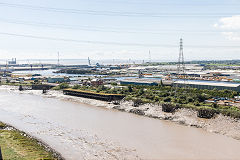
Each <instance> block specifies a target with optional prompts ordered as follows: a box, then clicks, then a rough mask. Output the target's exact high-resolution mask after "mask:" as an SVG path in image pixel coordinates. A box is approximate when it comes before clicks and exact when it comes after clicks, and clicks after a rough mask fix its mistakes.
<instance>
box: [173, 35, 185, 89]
mask: <svg viewBox="0 0 240 160" xmlns="http://www.w3.org/2000/svg"><path fill="white" fill-rule="evenodd" d="M179 79H180V81H181V80H183V84H182V88H186V68H185V62H184V56H183V39H182V38H181V39H180V46H179V56H178V63H177V74H176V80H175V82H176V81H177V80H179ZM175 87H176V88H175V92H176V91H177V89H178V87H179V84H178V83H175Z"/></svg>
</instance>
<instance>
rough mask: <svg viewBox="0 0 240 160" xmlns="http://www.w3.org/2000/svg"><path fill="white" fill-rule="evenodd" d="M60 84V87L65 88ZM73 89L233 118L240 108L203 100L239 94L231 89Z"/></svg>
mask: <svg viewBox="0 0 240 160" xmlns="http://www.w3.org/2000/svg"><path fill="white" fill-rule="evenodd" d="M66 87H67V86H66V85H62V87H61V88H62V89H63V88H66ZM73 89H81V90H89V91H94V92H97V93H114V94H124V95H126V98H125V100H132V101H133V102H134V103H135V104H136V106H138V105H141V104H144V103H154V104H171V105H173V106H177V107H178V108H190V109H193V110H197V111H199V110H207V111H211V112H213V113H217V114H219V113H221V114H223V115H226V116H231V117H233V118H240V109H239V108H238V107H234V106H224V105H217V104H211V103H206V102H205V100H208V99H211V98H213V97H227V98H233V97H234V96H237V95H239V93H238V92H236V91H231V90H206V89H204V90H199V89H195V88H185V89H184V88H177V89H176V88H174V87H170V86H137V85H136V86H130V85H129V86H124V87H122V88H119V87H116V88H106V87H104V86H99V87H93V86H78V85H76V86H74V87H73Z"/></svg>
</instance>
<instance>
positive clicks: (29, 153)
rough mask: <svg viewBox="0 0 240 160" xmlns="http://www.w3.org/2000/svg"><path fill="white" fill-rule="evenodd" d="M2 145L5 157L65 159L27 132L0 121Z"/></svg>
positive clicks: (29, 159) (27, 159) (28, 159)
mask: <svg viewBox="0 0 240 160" xmlns="http://www.w3.org/2000/svg"><path fill="white" fill-rule="evenodd" d="M0 146H1V151H2V158H3V159H22V160H36V159H48V160H63V158H62V157H61V155H60V154H59V153H57V152H56V151H54V150H53V149H51V148H50V147H49V146H48V145H46V144H44V143H43V142H41V141H39V140H37V139H35V138H33V137H31V136H30V135H28V134H26V133H25V132H22V131H19V130H17V129H16V128H14V127H12V126H10V125H7V124H4V123H2V122H0Z"/></svg>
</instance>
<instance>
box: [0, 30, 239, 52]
mask: <svg viewBox="0 0 240 160" xmlns="http://www.w3.org/2000/svg"><path fill="white" fill-rule="evenodd" d="M0 34H1V35H6V36H14V37H24V38H32V39H42V40H54V41H63V42H74V43H85V44H100V45H119V46H140V47H159V48H176V47H178V46H176V45H171V44H161V45H160V44H145V43H144V44H143V43H121V42H104V41H87V40H75V39H65V38H55V37H45V36H36V35H26V34H16V33H7V32H0ZM186 47H187V48H202V49H203V48H214V49H215V48H221V49H222V48H240V46H224V45H219V46H216V45H212V46H211V45H188V46H186Z"/></svg>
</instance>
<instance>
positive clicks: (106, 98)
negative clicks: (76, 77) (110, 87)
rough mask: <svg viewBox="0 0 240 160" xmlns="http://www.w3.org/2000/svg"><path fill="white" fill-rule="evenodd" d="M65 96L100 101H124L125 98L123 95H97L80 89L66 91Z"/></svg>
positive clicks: (64, 91)
mask: <svg viewBox="0 0 240 160" xmlns="http://www.w3.org/2000/svg"><path fill="white" fill-rule="evenodd" d="M63 94H65V95H72V96H78V97H85V98H92V99H98V100H103V101H114V100H122V99H123V98H124V97H125V96H124V95H122V94H109V93H96V92H92V91H84V90H79V89H64V90H63Z"/></svg>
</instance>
